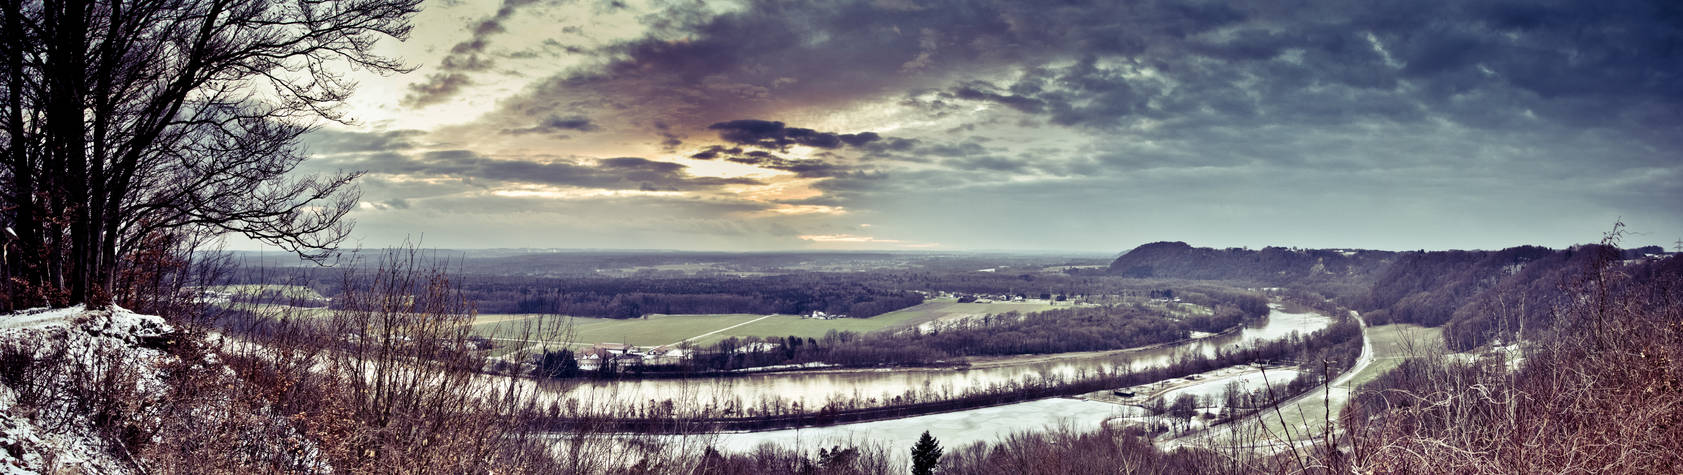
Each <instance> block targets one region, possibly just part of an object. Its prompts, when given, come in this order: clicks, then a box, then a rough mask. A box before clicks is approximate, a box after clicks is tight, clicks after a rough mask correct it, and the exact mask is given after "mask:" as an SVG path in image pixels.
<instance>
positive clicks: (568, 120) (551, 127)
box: [503, 115, 601, 135]
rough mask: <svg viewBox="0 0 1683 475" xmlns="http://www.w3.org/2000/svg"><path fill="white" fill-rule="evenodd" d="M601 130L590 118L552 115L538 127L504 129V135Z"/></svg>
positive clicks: (540, 122)
mask: <svg viewBox="0 0 1683 475" xmlns="http://www.w3.org/2000/svg"><path fill="white" fill-rule="evenodd" d="M600 128H601V127H599V126H597V125H596V124H595V123H594V122H591V121H590V118H589V117H584V116H578V115H575V116H568V117H561V116H558V115H550V116H548V117H545V118H544V119H543V120H541V121H539V122H538V124H537V125H533V126H531V127H525V128H519V129H503V133H506V134H513V135H526V134H561V133H565V132H593V131H596V130H597V129H600Z"/></svg>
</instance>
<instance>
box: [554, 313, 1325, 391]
mask: <svg viewBox="0 0 1683 475" xmlns="http://www.w3.org/2000/svg"><path fill="white" fill-rule="evenodd" d="M1331 323H1332V319H1331V318H1329V317H1326V316H1323V315H1319V314H1315V313H1291V312H1286V311H1283V310H1280V309H1279V308H1278V307H1276V308H1275V309H1274V311H1273V312H1272V313H1271V314H1270V315H1269V317H1268V318H1267V319H1265V320H1264V321H1262V322H1257V323H1254V324H1251V325H1247V326H1245V327H1243V328H1242V329H1240V330H1239V331H1237V332H1229V333H1225V334H1220V335H1215V336H1210V337H1205V338H1199V339H1194V340H1190V341H1185V342H1180V343H1175V344H1169V345H1162V346H1158V347H1153V348H1147V349H1136V350H1116V351H1104V352H1086V353H1075V354H1063V355H1033V356H1024V357H1014V358H989V359H983V360H982V361H981V362H980V364H977V365H975V366H973V367H971V368H966V369H951V368H933V369H882V370H826V371H808V372H791V373H767V374H755V375H746V376H739V377H728V378H697V379H646V380H615V381H599V382H589V383H583V384H579V385H577V386H573V387H571V388H567V389H564V390H561V391H562V393H561V394H552V396H555V397H556V399H557V400H558V401H566V400H571V402H570V404H577V405H579V406H580V408H581V409H598V410H601V409H606V408H609V407H616V406H619V407H623V406H624V405H625V404H627V403H631V404H641V405H648V404H650V403H654V404H657V405H658V404H662V403H667V402H668V401H670V404H671V406H672V407H673V408H674V409H675V410H676V411H678V413H685V412H689V411H697V410H705V409H708V408H712V409H713V410H714V411H718V410H719V409H718V408H723V407H731V406H734V407H737V408H742V407H754V406H759V405H762V404H772V403H779V404H791V403H798V404H800V406H801V407H803V408H811V409H816V408H818V407H822V406H824V405H825V404H826V403H828V402H830V401H832V400H853V401H865V402H867V403H868V402H871V401H876V402H877V403H881V402H883V401H889V400H892V399H894V398H895V397H897V396H900V397H905V396H906V395H908V393H910V394H914V395H917V396H919V397H920V398H924V399H927V398H932V397H934V396H935V395H936V394H943V393H944V394H957V393H961V392H963V391H966V390H970V389H981V388H986V387H989V386H993V385H1004V384H1010V383H1013V382H1016V383H1021V382H1024V381H1033V380H1036V379H1037V378H1046V377H1062V378H1073V377H1078V376H1081V375H1083V374H1093V373H1095V372H1099V371H1107V372H1114V371H1118V370H1121V369H1124V368H1127V369H1140V368H1144V367H1148V366H1156V365H1162V364H1165V363H1167V362H1169V361H1172V360H1173V359H1174V358H1176V357H1178V356H1180V355H1182V354H1186V353H1189V352H1196V353H1200V354H1204V355H1213V354H1214V353H1215V351H1216V349H1217V348H1223V347H1226V348H1234V347H1242V346H1244V345H1248V344H1250V343H1252V342H1256V341H1260V340H1272V339H1278V338H1281V337H1284V336H1286V335H1289V334H1291V333H1293V332H1298V333H1301V334H1307V333H1309V332H1312V331H1315V330H1318V329H1321V328H1325V327H1326V326H1328V325H1330V324H1331ZM715 413H717V412H715Z"/></svg>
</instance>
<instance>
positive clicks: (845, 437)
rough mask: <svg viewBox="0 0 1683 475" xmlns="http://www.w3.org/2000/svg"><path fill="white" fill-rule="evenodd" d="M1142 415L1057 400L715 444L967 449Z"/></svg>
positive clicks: (730, 437) (753, 435)
mask: <svg viewBox="0 0 1683 475" xmlns="http://www.w3.org/2000/svg"><path fill="white" fill-rule="evenodd" d="M1143 411H1144V410H1143V409H1140V408H1137V407H1131V406H1122V405H1117V404H1109V403H1103V402H1093V401H1082V400H1078V399H1066V398H1054V399H1041V400H1038V401H1029V402H1024V403H1017V404H1007V405H1003V406H994V407H987V408H981V409H971V410H966V411H957V412H949V413H942V414H929V415H924V416H916V417H907V418H903V419H890V420H884V421H875V422H861V423H855V424H842V425H835V426H828V427H814V428H807V429H790V430H778V431H767V432H745V433H731V434H722V435H718V436H716V437H717V439H715V442H716V443H717V444H718V446H719V448H720V449H721V450H730V451H737V452H747V451H750V450H753V449H754V448H756V447H759V446H760V445H761V444H773V445H777V446H781V447H788V448H794V447H799V448H800V449H802V450H808V451H817V450H818V449H819V448H826V447H830V446H833V445H850V444H864V443H875V444H881V445H882V446H885V447H889V448H891V449H894V450H895V451H901V450H902V449H901V448H906V447H911V446H912V444H913V443H915V442H916V441H917V439H918V437H919V436H921V435H922V434H923V431H929V433H930V435H933V436H935V438H937V439H940V441H941V445H943V446H946V447H963V446H966V445H970V444H972V443H976V442H997V441H999V440H1001V439H1004V438H1005V436H1008V435H1010V434H1014V433H1019V432H1043V431H1046V430H1048V429H1058V428H1065V427H1067V428H1070V429H1073V430H1074V431H1075V432H1090V431H1094V430H1098V429H1099V427H1100V425H1101V424H1103V423H1104V422H1105V421H1106V420H1110V419H1113V418H1118V417H1126V416H1137V415H1139V414H1141V413H1143Z"/></svg>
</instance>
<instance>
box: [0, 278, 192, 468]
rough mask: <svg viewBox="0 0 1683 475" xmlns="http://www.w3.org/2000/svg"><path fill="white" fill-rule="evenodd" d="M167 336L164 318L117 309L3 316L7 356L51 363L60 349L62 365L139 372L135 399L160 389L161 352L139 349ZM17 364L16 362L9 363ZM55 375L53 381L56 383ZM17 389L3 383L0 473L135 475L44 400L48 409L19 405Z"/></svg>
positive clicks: (82, 423) (81, 424) (80, 422)
mask: <svg viewBox="0 0 1683 475" xmlns="http://www.w3.org/2000/svg"><path fill="white" fill-rule="evenodd" d="M170 331H171V328H170V326H169V325H168V324H166V323H164V321H163V319H161V318H158V317H155V316H151V315H139V314H136V313H133V312H130V311H127V310H124V309H122V308H117V307H114V308H113V309H112V310H95V311H89V310H87V309H85V308H82V307H80V306H77V307H70V308H61V309H53V310H47V309H31V310H25V311H21V312H17V313H13V314H10V315H4V316H0V347H4V348H5V349H6V350H7V351H6V352H7V353H8V354H12V355H29V356H30V357H31V358H32V359H37V360H38V359H42V358H48V357H50V356H52V355H55V354H56V353H57V352H58V351H60V350H62V351H63V353H62V357H63V358H64V360H63V361H65V364H67V365H70V366H75V367H81V368H95V367H98V365H100V364H102V360H103V361H105V362H106V364H109V363H108V362H109V361H112V360H105V358H111V357H113V356H114V357H115V358H117V359H116V360H114V361H115V362H116V364H118V365H121V366H123V367H128V368H136V369H137V371H136V376H137V378H136V381H135V382H136V384H137V388H138V392H139V393H140V394H143V395H145V394H154V395H155V394H160V393H161V391H162V389H163V388H162V383H161V381H160V377H159V376H160V372H159V371H158V370H157V367H156V363H157V362H158V361H160V360H161V359H162V358H163V356H164V355H163V354H162V353H161V352H159V351H158V350H155V349H150V348H144V347H142V345H143V344H145V343H148V342H150V341H153V340H155V339H158V338H162V337H164V336H165V335H166V334H168V333H169V332H170ZM8 363H9V364H17V362H16V361H11V362H8ZM59 376H61V375H58V374H56V373H55V377H59ZM19 397H20V394H19V392H18V391H17V389H14V388H12V387H10V386H7V385H6V384H4V382H3V381H0V449H3V450H0V474H4V475H13V474H25V473H90V474H98V473H114V474H122V473H132V472H133V471H132V470H130V469H129V465H128V464H127V463H125V462H124V461H123V460H122V459H121V458H120V457H119V456H117V455H116V452H119V451H120V450H121V449H120V448H116V447H113V446H111V445H110V444H108V443H106V442H105V441H104V440H103V439H101V438H100V437H97V436H95V435H94V429H93V428H92V427H91V425H90V424H89V423H88V422H87V421H86V420H85V418H79V417H75V416H76V415H75V414H71V416H70V417H64V415H63V411H68V410H69V409H67V408H64V407H57V406H56V405H55V404H54V402H57V403H59V404H64V403H63V402H62V401H54V402H48V403H46V404H45V407H30V408H23V407H19ZM49 415H50V416H52V417H53V420H55V421H59V422H60V423H56V424H52V428H51V430H48V429H46V428H44V427H42V425H43V424H41V423H40V418H41V417H44V416H49Z"/></svg>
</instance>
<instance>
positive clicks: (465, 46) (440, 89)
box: [403, 0, 538, 107]
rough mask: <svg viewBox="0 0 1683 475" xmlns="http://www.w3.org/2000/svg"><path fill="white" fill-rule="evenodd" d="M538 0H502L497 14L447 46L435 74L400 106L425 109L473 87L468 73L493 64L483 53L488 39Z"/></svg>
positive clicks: (412, 87)
mask: <svg viewBox="0 0 1683 475" xmlns="http://www.w3.org/2000/svg"><path fill="white" fill-rule="evenodd" d="M537 1H538V0H503V4H502V6H501V7H499V8H497V13H496V14H494V15H492V16H491V17H490V18H486V19H485V20H482V21H480V22H479V23H478V24H476V25H474V27H473V30H472V34H471V36H469V37H468V39H467V40H464V41H462V42H460V43H456V45H455V46H452V47H450V54H448V55H445V56H444V59H443V60H442V61H440V62H439V64H438V72H435V73H432V74H431V75H428V76H427V79H426V81H424V82H421V83H418V84H413V85H410V86H409V93H408V94H406V95H404V96H403V105H405V106H407V107H424V106H428V105H432V104H437V103H440V102H444V101H445V100H447V99H449V98H451V97H453V96H455V95H456V93H458V92H461V90H462V88H463V87H465V86H467V85H469V84H472V83H473V79H472V78H471V77H469V74H470V73H474V72H480V71H486V70H489V69H491V66H493V65H494V64H495V63H496V62H495V61H494V60H492V59H491V58H490V57H489V56H488V55H486V54H485V48H486V47H487V46H489V45H490V43H491V36H492V35H495V34H498V33H502V32H504V31H506V29H505V28H504V27H503V22H505V21H508V19H509V17H512V16H513V15H514V13H515V11H517V10H519V9H520V7H524V6H526V5H530V4H533V3H537Z"/></svg>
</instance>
